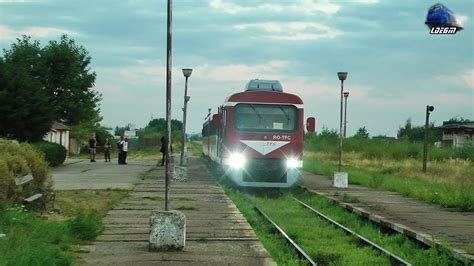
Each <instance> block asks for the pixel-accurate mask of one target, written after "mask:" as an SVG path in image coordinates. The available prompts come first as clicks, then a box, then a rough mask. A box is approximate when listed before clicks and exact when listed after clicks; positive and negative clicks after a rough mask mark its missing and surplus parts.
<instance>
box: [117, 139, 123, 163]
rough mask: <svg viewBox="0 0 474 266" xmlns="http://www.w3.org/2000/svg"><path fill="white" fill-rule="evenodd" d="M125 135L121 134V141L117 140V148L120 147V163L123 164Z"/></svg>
mask: <svg viewBox="0 0 474 266" xmlns="http://www.w3.org/2000/svg"><path fill="white" fill-rule="evenodd" d="M123 142H124V140H123V136H120V139H119V141H117V149H118V164H122V161H123V159H122V157H123Z"/></svg>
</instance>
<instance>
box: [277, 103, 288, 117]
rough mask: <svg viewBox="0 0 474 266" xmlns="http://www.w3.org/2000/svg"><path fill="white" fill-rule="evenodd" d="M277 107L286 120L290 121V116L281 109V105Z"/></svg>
mask: <svg viewBox="0 0 474 266" xmlns="http://www.w3.org/2000/svg"><path fill="white" fill-rule="evenodd" d="M278 107H279V108H280V110H281V111H282V112H283V113H284V114H285V116H286V120H288V121H290V116H289V115H288V114H287V113H286V112H285V109H283V107H282V106H281V105H278Z"/></svg>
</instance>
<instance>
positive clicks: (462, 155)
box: [304, 132, 474, 162]
mask: <svg viewBox="0 0 474 266" xmlns="http://www.w3.org/2000/svg"><path fill="white" fill-rule="evenodd" d="M343 143H344V144H343V146H344V151H345V152H348V151H353V152H357V153H360V154H361V155H362V156H363V157H365V158H368V159H372V158H386V159H394V160H400V159H407V158H413V159H421V158H422V157H423V143H417V142H408V141H406V140H388V139H383V138H373V139H365V138H357V137H351V138H347V139H344V141H343ZM304 146H305V149H306V150H309V151H324V152H330V153H333V154H336V153H337V152H338V149H339V138H338V136H337V134H334V132H323V133H321V134H314V133H313V134H308V135H306V139H305V143H304ZM428 151H429V153H428V155H429V156H428V159H429V160H431V161H441V160H446V159H464V160H469V161H471V162H472V161H474V142H469V143H466V144H465V145H464V146H463V147H459V148H437V147H435V146H433V145H430V146H429V148H428Z"/></svg>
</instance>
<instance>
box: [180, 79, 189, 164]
mask: <svg viewBox="0 0 474 266" xmlns="http://www.w3.org/2000/svg"><path fill="white" fill-rule="evenodd" d="M187 108H188V77H186V83H185V85H184V107H183V140H182V141H181V162H180V165H181V166H185V165H186V158H185V156H184V153H185V151H186V113H187V112H186V110H187Z"/></svg>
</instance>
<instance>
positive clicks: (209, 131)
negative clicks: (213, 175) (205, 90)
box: [207, 108, 211, 158]
mask: <svg viewBox="0 0 474 266" xmlns="http://www.w3.org/2000/svg"><path fill="white" fill-rule="evenodd" d="M207 121H208V123H207V156H209V158H211V108H209V114H207Z"/></svg>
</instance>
